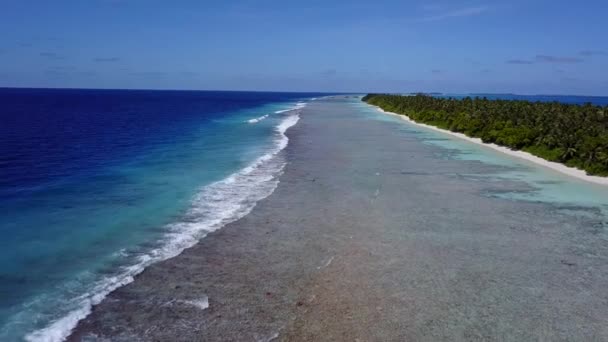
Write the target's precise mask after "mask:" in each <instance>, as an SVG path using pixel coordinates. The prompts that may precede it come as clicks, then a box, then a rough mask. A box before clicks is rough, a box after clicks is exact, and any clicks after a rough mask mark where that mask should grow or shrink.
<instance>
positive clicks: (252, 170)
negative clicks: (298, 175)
mask: <svg viewBox="0 0 608 342" xmlns="http://www.w3.org/2000/svg"><path fill="white" fill-rule="evenodd" d="M305 105H306V104H305V103H301V105H297V106H296V107H297V108H295V109H298V108H302V107H304V106H305ZM291 110H292V111H293V109H291ZM299 119H300V116H299V113H298V112H297V111H295V112H294V113H293V114H291V115H288V116H286V117H285V119H284V120H283V121H282V122H281V123H280V124H279V125H278V126H277V127H276V133H277V139H276V141H275V144H274V146H273V147H272V148H271V149H270V150H269V151H268V152H267V153H266V154H265V155H263V156H261V157H259V158H258V159H256V160H255V161H254V162H253V163H251V164H250V165H249V166H247V167H245V168H243V169H242V170H240V171H238V172H235V173H233V174H232V175H230V176H229V177H227V178H225V179H223V180H221V181H218V182H215V183H212V184H210V185H207V186H205V187H203V188H202V189H201V191H200V192H199V193H198V194H197V195H196V197H195V198H194V200H193V202H192V207H191V208H190V209H189V211H188V212H187V213H186V215H185V217H184V219H183V220H181V221H180V222H177V223H173V224H171V225H169V226H168V227H167V228H168V232H167V233H166V234H165V236H164V238H163V239H162V240H163V241H162V246H161V247H160V248H158V249H155V250H152V251H150V252H149V253H147V254H143V255H140V256H138V257H137V258H136V260H137V262H136V263H134V264H133V265H130V266H125V267H123V268H122V269H121V271H120V272H118V274H117V275H115V276H111V277H106V278H104V279H103V280H101V281H99V282H98V283H97V284H95V285H94V287H93V289H92V290H91V291H89V292H88V293H85V294H83V295H81V296H79V297H77V298H75V301H76V302H77V303H78V309H75V310H73V311H71V312H69V313H68V314H67V315H65V316H64V317H62V318H60V319H58V320H56V321H54V322H52V323H51V324H50V325H48V326H47V327H45V328H43V329H40V330H36V331H34V332H32V333H30V334H28V335H27V336H26V337H25V340H26V341H30V342H59V341H63V340H65V339H66V338H67V337H68V336H69V335H70V333H71V332H72V330H73V329H74V328H75V327H76V325H77V324H78V322H79V321H80V320H82V319H84V318H85V317H87V316H88V315H89V314H90V313H91V309H92V308H93V306H94V305H97V304H99V303H100V302H101V301H102V300H103V299H104V298H105V297H106V296H107V295H108V294H109V293H110V292H112V291H114V290H116V289H117V288H119V287H121V286H124V285H126V284H129V283H131V282H132V281H133V280H134V279H135V278H134V277H135V276H136V275H137V274H139V273H141V272H142V271H143V270H144V269H145V268H146V267H147V266H149V265H150V264H152V263H155V262H158V261H162V260H166V259H169V258H172V257H175V256H177V255H178V254H180V253H181V252H182V251H183V250H184V249H186V248H189V247H192V246H194V245H195V244H196V243H197V242H198V241H199V240H200V239H201V238H203V237H204V236H205V235H207V234H208V233H209V232H212V231H215V230H217V229H219V228H221V227H223V226H225V225H226V224H228V223H230V222H234V221H236V220H238V219H240V218H242V217H243V216H245V215H247V214H248V213H249V212H250V211H251V210H252V209H253V208H254V207H255V204H256V203H257V202H258V201H259V200H261V199H263V198H266V197H268V196H269V195H270V194H271V193H272V192H273V191H274V189H275V188H276V187H277V185H278V183H279V181H278V177H277V176H278V175H279V174H280V173H281V171H282V170H283V167H284V166H285V161H284V159H283V158H279V157H278V156H277V154H278V153H279V152H281V150H283V149H284V148H285V147H286V146H287V144H288V142H289V139H288V138H287V136H286V135H285V132H286V131H287V130H288V129H289V128H290V127H292V126H294V125H295V124H297V123H298V121H299ZM199 304H201V306H203V305H202V304H204V303H199ZM207 305H208V303H207Z"/></svg>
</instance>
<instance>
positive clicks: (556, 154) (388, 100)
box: [362, 94, 608, 176]
mask: <svg viewBox="0 0 608 342" xmlns="http://www.w3.org/2000/svg"><path fill="white" fill-rule="evenodd" d="M362 100H363V101H364V102H367V103H368V104H371V105H375V106H378V107H379V108H381V109H382V110H384V111H387V112H393V113H397V114H401V115H405V116H407V117H409V118H410V119H412V120H414V121H416V122H419V123H424V124H427V125H431V126H435V127H438V128H441V129H445V130H449V131H452V132H457V133H463V134H465V135H466V136H468V137H471V138H480V139H481V140H482V141H483V142H484V143H494V144H496V145H500V146H504V147H508V148H510V149H513V150H521V151H525V152H528V153H530V154H533V155H535V156H537V157H540V158H543V159H545V160H548V161H552V162H558V163H561V164H564V165H566V166H569V167H575V168H579V169H581V170H584V171H586V172H587V173H588V174H590V175H596V176H608V106H605V107H602V106H596V105H593V104H590V103H589V104H584V105H577V104H565V103H559V102H530V101H523V100H489V99H487V98H482V97H475V98H471V97H466V98H463V99H456V98H440V97H433V96H429V95H424V94H419V95H414V96H403V95H390V94H368V95H366V96H364V97H363V99H362Z"/></svg>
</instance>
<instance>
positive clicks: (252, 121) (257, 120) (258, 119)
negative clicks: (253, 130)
mask: <svg viewBox="0 0 608 342" xmlns="http://www.w3.org/2000/svg"><path fill="white" fill-rule="evenodd" d="M267 117H268V114H266V115H262V116H260V117H259V118H255V119H251V120H247V122H248V123H250V124H254V123H258V122H260V121H262V120H264V119H266V118H267Z"/></svg>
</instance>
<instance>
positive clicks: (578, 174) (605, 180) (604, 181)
mask: <svg viewBox="0 0 608 342" xmlns="http://www.w3.org/2000/svg"><path fill="white" fill-rule="evenodd" d="M373 107H376V108H377V109H378V110H379V111H380V112H382V113H385V114H389V115H396V116H398V117H400V118H401V119H403V120H405V121H407V122H410V123H412V124H414V125H418V126H421V127H425V128H428V129H432V130H434V131H438V132H441V133H444V134H449V135H451V136H454V137H457V138H460V139H464V140H466V141H469V142H472V143H474V144H478V145H482V146H485V147H488V148H491V149H493V150H496V151H499V152H502V153H505V154H508V155H510V156H513V157H516V158H520V159H524V160H527V161H529V162H532V163H535V164H538V165H540V166H543V167H546V168H549V169H552V170H555V171H557V172H560V173H562V174H565V175H568V176H571V177H575V178H578V179H581V180H584V181H587V182H591V183H595V184H601V185H608V177H599V176H591V175H588V174H587V173H586V172H585V171H583V170H581V169H577V168H574V167H569V166H566V165H564V164H560V163H556V162H552V161H548V160H545V159H543V158H540V157H537V156H535V155H533V154H531V153H528V152H524V151H517V150H512V149H510V148H507V147H504V146H499V145H496V144H487V143H484V142H483V141H482V140H481V139H480V138H471V137H469V136H467V135H465V134H462V133H457V132H452V131H448V130H446V129H441V128H438V127H435V126H431V125H427V124H423V123H419V122H416V121H414V120H412V119H410V118H409V117H408V116H406V115H402V114H397V113H393V112H387V111H385V110H383V109H382V108H380V107H378V106H373Z"/></svg>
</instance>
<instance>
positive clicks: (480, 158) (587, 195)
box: [353, 102, 608, 214]
mask: <svg viewBox="0 0 608 342" xmlns="http://www.w3.org/2000/svg"><path fill="white" fill-rule="evenodd" d="M353 106H355V107H357V108H358V109H360V110H363V111H365V112H367V113H368V114H369V117H370V118H372V119H374V120H386V121H391V122H395V123H398V124H400V125H402V129H403V130H406V131H407V132H409V133H412V134H415V135H416V136H417V137H418V138H420V139H422V140H423V141H424V142H425V143H426V144H429V145H432V146H436V147H439V148H441V153H440V156H441V157H443V158H448V159H453V160H462V161H471V162H480V163H485V164H490V165H497V166H501V167H503V170H502V171H501V172H497V173H495V172H493V173H490V174H485V175H484V174H481V175H480V174H475V175H470V176H471V177H489V178H493V179H496V180H509V181H518V182H522V183H525V184H526V185H527V186H529V187H531V188H532V190H530V191H518V192H507V193H493V194H491V195H492V196H498V197H502V198H506V199H511V200H525V201H538V202H547V203H555V204H563V205H572V206H588V207H597V208H601V210H602V211H603V212H605V213H606V214H608V186H602V185H597V184H594V183H590V182H586V181H584V180H581V179H578V178H574V177H571V176H568V175H564V174H562V173H560V172H557V171H555V170H552V169H548V168H545V167H543V166H540V165H538V164H535V163H533V162H530V161H527V160H523V159H520V158H516V157H513V156H509V155H506V154H504V153H500V152H498V151H496V150H494V149H491V148H489V147H484V146H482V145H478V144H474V143H471V142H468V141H466V140H463V139H459V138H457V137H454V136H451V135H448V134H443V133H441V132H437V131H435V130H431V129H428V128H425V127H422V126H418V125H415V124H412V123H409V122H407V121H404V120H402V119H399V118H398V117H395V116H392V115H386V114H382V113H380V112H378V110H377V109H376V108H374V107H371V106H368V105H367V104H364V103H355V102H353ZM365 107H367V108H365Z"/></svg>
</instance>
